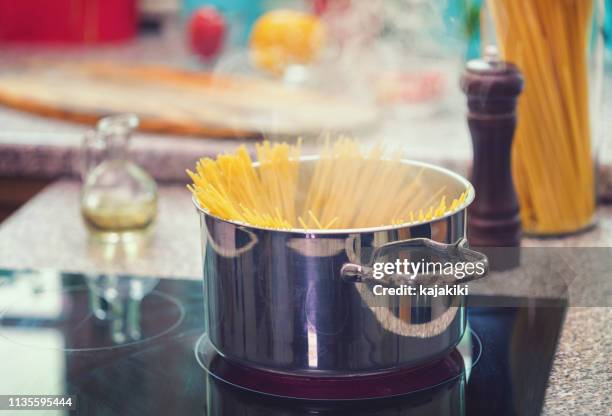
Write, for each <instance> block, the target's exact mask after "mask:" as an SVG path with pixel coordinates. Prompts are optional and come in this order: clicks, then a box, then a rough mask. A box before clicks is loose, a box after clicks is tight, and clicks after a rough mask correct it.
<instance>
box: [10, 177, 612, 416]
mask: <svg viewBox="0 0 612 416" xmlns="http://www.w3.org/2000/svg"><path fill="white" fill-rule="evenodd" d="M79 187H80V184H79V183H78V182H73V181H60V182H56V183H54V184H52V185H50V186H49V187H48V188H46V189H45V190H44V191H43V192H41V193H40V194H39V195H37V196H36V197H35V198H34V199H33V200H31V201H30V202H29V203H28V204H26V205H25V206H24V207H23V208H22V209H20V210H19V211H17V212H16V213H15V214H14V215H13V216H11V217H9V218H8V219H7V220H6V221H5V222H4V223H2V224H1V225H0V269H2V268H10V269H17V270H23V269H48V268H52V269H54V270H62V271H65V272H78V273H86V274H87V273H119V274H126V275H138V276H155V277H161V278H186V279H194V280H198V279H201V257H200V241H199V238H200V236H199V231H198V230H199V224H198V218H197V214H196V212H195V210H194V208H193V206H192V203H191V198H190V195H189V192H188V191H187V190H186V189H185V188H183V187H182V186H162V187H161V188H160V198H159V216H158V220H157V223H156V226H155V228H154V231H153V234H152V238H151V240H150V242H149V243H148V244H147V245H145V246H138V247H137V248H132V249H129V250H117V249H109V248H108V247H109V246H105V245H100V244H99V243H95V242H94V241H92V240H91V239H89V238H88V234H87V231H86V230H85V228H84V226H83V224H82V221H81V219H80V214H79V203H78V195H79ZM611 231H612V207H604V208H601V209H600V212H599V225H598V227H597V228H595V229H593V230H591V231H589V232H587V233H584V234H581V235H579V236H574V237H571V238H566V239H556V240H555V239H552V240H533V239H526V240H525V241H524V246H525V247H530V249H529V250H531V249H532V248H538V249H540V250H546V248H549V247H574V248H575V247H601V248H600V250H607V249H608V248H610V247H612V232H611ZM568 250H569V249H568ZM591 250H596V249H595V248H591ZM529 253H531V252H528V253H527V254H528V256H526V258H525V259H524V261H525V262H527V263H530V262H531V263H530V267H532V268H533V267H536V272H535V273H533V272H532V273H526V272H521V271H520V270H519V271H515V272H493V273H490V275H489V276H488V277H487V279H484V280H486V281H487V282H488V283H487V284H484V285H474V286H473V288H472V287H471V288H470V291H471V292H470V293H475V294H478V293H482V294H486V293H491V292H494V293H496V294H502V295H510V296H520V295H523V296H525V295H530V296H533V295H534V294H536V295H538V296H544V297H546V296H555V295H557V294H558V292H557V289H558V288H557V287H556V286H555V285H554V284H553V285H551V284H550V276H551V275H552V273H551V270H550V269H548V268H545V267H550V264H549V263H547V262H539V260H538V259H539V258H540V257H541V256H540V255H539V254H538V253H537V252H536V253H532V254H531V255H530V256H529ZM563 255H565V254H563ZM606 257H612V256H606ZM537 267H540V269H539V270H537ZM599 267H603V268H606V267H608V263H606V262H605V261H604V262H603V263H601V264H599ZM542 268H544V269H542ZM521 269H524V267H523V266H522V267H521ZM605 270H610V269H609V268H608V269H605ZM605 270H603V272H602V273H592V274H595V275H597V276H598V279H599V280H595V281H591V282H590V283H584V282H583V281H582V279H577V280H578V283H573V282H570V283H571V284H570V287H569V288H567V287H566V288H565V289H566V290H568V293H570V295H573V294H574V293H575V292H576V291H579V290H581V289H584V287H585V286H588V288H590V289H594V290H595V291H596V292H599V293H602V294H603V295H602V296H603V297H602V298H600V299H599V300H598V301H593V302H592V303H591V304H590V305H589V306H588V307H586V306H584V305H585V304H586V303H584V299H582V301H583V303H582V304H581V303H580V301H571V300H570V305H581V306H571V307H570V308H569V309H568V311H567V315H566V322H565V325H564V327H563V332H562V334H561V341H560V345H559V348H558V351H557V354H556V357H555V360H554V364H553V369H552V373H551V376H550V381H549V384H550V385H549V388H548V390H547V392H546V398H545V408H544V409H545V413H546V414H551V415H552V414H608V413H609V410H610V409H611V408H612V398H611V397H610V396H609V394H608V393H609V392H610V391H612V390H611V388H612V385H611V380H610V374H611V371H612V368H611V360H610V356H611V355H612V332H610V331H609V328H608V326H609V322H610V320H611V319H612V308H611V307H609V306H608V305H607V303H606V302H608V303H609V302H610V282H609V281H610V280H611V279H609V277H610V275H609V273H606V271H605ZM587 274H588V273H587ZM574 277H575V276H574ZM589 296H590V295H589Z"/></svg>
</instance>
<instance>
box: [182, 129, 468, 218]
mask: <svg viewBox="0 0 612 416" xmlns="http://www.w3.org/2000/svg"><path fill="white" fill-rule="evenodd" d="M300 147H301V146H300V142H299V141H298V143H297V144H295V145H290V144H287V143H275V144H270V143H269V142H267V141H264V142H263V143H262V144H258V145H256V154H257V161H258V163H256V164H254V163H253V161H252V159H251V157H250V155H249V153H248V152H247V150H246V148H245V147H244V146H241V147H240V148H239V149H238V150H237V151H236V152H235V153H233V154H224V155H220V156H219V157H217V159H216V160H213V159H209V158H204V159H201V160H200V161H199V162H198V164H197V166H196V171H195V172H191V171H187V172H188V174H189V176H190V177H191V179H192V180H193V184H192V185H190V186H189V189H190V190H191V192H192V193H193V195H194V196H195V198H196V199H197V201H198V203H199V205H200V207H202V208H204V209H206V210H208V212H209V213H210V214H211V215H214V216H216V217H219V218H222V219H225V220H230V221H237V222H242V223H245V224H249V225H254V226H259V227H264V228H274V229H353V228H366V227H378V226H385V225H397V224H404V223H415V222H421V221H429V220H432V219H435V218H439V217H442V216H444V215H445V214H446V213H448V212H450V211H454V210H456V209H457V208H458V207H459V206H461V205H462V204H463V203H464V202H465V199H466V198H467V194H468V190H464V191H463V193H459V194H453V195H450V194H449V192H450V190H448V189H446V187H444V186H442V187H440V188H438V189H432V188H431V187H430V186H428V184H426V183H424V181H423V180H422V176H421V174H422V173H423V169H420V170H419V169H415V167H414V166H411V165H407V164H405V163H402V162H401V160H400V159H401V157H400V156H396V157H393V158H386V157H385V156H384V154H385V152H384V149H383V148H382V147H381V146H375V147H373V148H372V149H370V150H369V151H367V152H366V151H364V150H363V149H361V148H360V146H359V145H358V144H357V143H356V142H355V141H353V140H351V139H348V138H341V139H339V140H337V141H336V142H334V143H330V142H329V141H327V142H326V143H325V145H324V147H323V148H322V150H321V153H320V155H319V156H318V157H317V158H315V159H312V160H309V159H307V158H301V157H300V150H301V149H300Z"/></svg>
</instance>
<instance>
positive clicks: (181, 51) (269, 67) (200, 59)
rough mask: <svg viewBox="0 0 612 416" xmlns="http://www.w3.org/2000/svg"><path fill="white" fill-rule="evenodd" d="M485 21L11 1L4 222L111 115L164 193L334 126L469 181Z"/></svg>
mask: <svg viewBox="0 0 612 416" xmlns="http://www.w3.org/2000/svg"><path fill="white" fill-rule="evenodd" d="M605 3H606V5H607V6H612V5H611V4H610V3H611V2H610V0H607V1H606V2H605ZM601 6H602V7H603V6H604V2H603V1H601ZM608 8H609V7H608ZM488 16H489V13H488V12H487V10H486V7H485V6H483V5H482V4H481V1H480V0H372V1H367V2H366V1H355V0H284V1H280V0H104V1H103V0H48V1H45V2H40V1H35V0H21V1H19V2H15V1H12V0H0V104H1V105H0V221H2V220H3V219H4V218H6V217H7V216H9V215H10V214H11V213H12V212H14V211H15V210H16V209H17V208H19V207H20V206H21V205H22V204H24V203H25V202H26V201H27V200H28V199H30V198H31V197H32V196H34V195H35V194H36V193H38V192H39V191H40V190H41V189H42V188H43V187H45V186H46V185H48V184H49V183H51V182H53V181H55V180H57V179H60V178H78V177H79V175H80V170H81V162H80V160H81V150H80V149H81V142H82V140H83V135H84V133H85V131H86V130H87V129H89V128H90V127H91V125H93V124H94V123H95V121H96V120H98V119H99V118H101V117H103V116H105V115H109V114H115V113H126V112H132V113H137V115H138V116H139V117H140V129H139V130H138V132H137V133H136V134H135V136H134V138H133V139H132V140H131V143H130V152H131V155H132V156H133V158H134V160H135V161H136V162H137V163H138V164H139V165H140V166H142V167H143V168H144V169H145V170H146V171H147V172H149V174H151V175H152V176H153V177H154V178H155V180H156V181H157V182H158V183H160V184H165V183H176V184H183V183H187V176H186V175H185V169H186V168H190V167H192V166H194V164H195V162H196V160H197V159H198V158H200V157H202V156H214V155H216V154H218V153H220V152H224V151H231V150H233V149H235V148H236V147H237V146H238V145H239V144H242V143H246V144H247V146H252V144H253V143H254V142H255V140H256V139H258V138H262V137H265V138H270V139H273V140H275V139H290V140H294V139H295V138H296V137H298V136H301V137H303V138H304V139H305V141H304V143H305V146H306V147H308V146H309V145H310V144H311V143H314V142H316V139H317V138H318V137H320V136H322V135H325V134H326V133H329V132H332V133H336V132H340V133H348V134H353V135H355V136H357V137H359V138H360V139H361V140H363V141H365V142H375V141H379V140H381V141H384V142H385V143H386V144H387V145H389V146H391V147H393V146H396V147H397V148H398V149H401V150H403V151H404V152H405V154H406V155H407V156H408V157H410V158H412V159H419V160H425V161H431V162H434V163H437V164H442V165H445V166H447V167H450V168H451V169H454V170H457V171H459V172H461V173H466V172H467V170H468V167H469V164H470V160H471V152H472V149H471V143H470V138H469V132H468V129H467V125H466V106H465V96H464V95H463V93H462V92H461V91H460V89H459V86H458V82H459V78H460V75H461V73H462V71H463V70H464V67H465V63H466V61H467V60H469V59H471V58H474V57H478V56H480V55H481V51H482V47H483V45H485V44H492V43H495V36H494V30H492V29H491V27H492V26H491V22H490V18H489V17H488ZM600 18H601V19H605V22H603V23H602V25H603V26H604V27H605V28H604V31H605V34H604V36H605V37H606V41H609V36H610V33H611V32H610V31H611V30H612V25H611V18H610V13H608V14H607V15H605V14H602V15H601V16H600ZM279 42H280V43H281V44H282V48H281V49H280V51H279V50H277V52H276V53H269V52H267V51H266V49H265V46H266V45H267V44H272V43H279ZM609 47H610V46H609V43H608V48H609ZM611 56H612V52H611V51H610V49H607V50H606V62H607V66H608V67H609V65H610V61H611V59H610V57H611ZM606 69H608V68H606ZM611 83H612V76H611V75H610V71H605V76H604V90H605V89H607V90H609V86H610V84H611ZM602 95H603V97H604V98H603V103H602V105H601V107H602V108H601V110H599V111H600V112H601V114H602V115H603V116H602V117H601V120H602V127H601V128H600V130H599V131H601V132H602V134H603V135H605V134H607V135H608V136H609V135H610V133H609V132H610V129H609V128H606V127H605V123H607V122H608V121H607V120H608V119H609V118H610V117H606V115H608V116H609V115H610V114H611V112H610V110H612V105H611V99H610V98H609V97H610V95H609V94H605V93H604V94H602ZM607 138H608V139H609V137H607ZM605 139H606V138H605V137H603V138H602V139H601V140H599V139H598V141H597V146H598V150H597V153H598V157H599V159H600V161H601V164H602V166H604V167H605V165H607V164H609V163H608V162H609V161H610V160H611V159H612V155H610V151H609V150H608V147H609V146H608V145H607V143H608V142H609V140H605ZM604 182H605V181H604ZM602 186H605V183H604V184H603V185H602ZM76 220H77V219H76V218H75V221H76Z"/></svg>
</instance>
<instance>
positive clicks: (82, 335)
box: [0, 271, 565, 416]
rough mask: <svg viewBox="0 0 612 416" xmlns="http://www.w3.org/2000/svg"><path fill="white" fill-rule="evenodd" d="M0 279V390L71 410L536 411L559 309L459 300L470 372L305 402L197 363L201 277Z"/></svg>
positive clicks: (226, 412)
mask: <svg viewBox="0 0 612 416" xmlns="http://www.w3.org/2000/svg"><path fill="white" fill-rule="evenodd" d="M0 280H2V284H0V316H1V318H0V355H1V356H2V357H10V359H2V360H0V374H2V377H0V394H70V395H75V396H77V401H78V404H77V410H76V411H75V412H71V413H70V414H71V415H72V414H79V415H122V416H124V415H178V414H180V415H187V414H205V415H213V416H216V415H266V416H270V415H284V416H288V415H312V414H321V415H345V414H346V415H412V414H417V415H438V414H439V415H464V414H468V415H490V414H496V415H531V414H538V413H539V412H540V409H541V406H542V401H543V397H544V391H545V386H546V381H547V379H548V374H549V371H550V366H551V363H552V358H553V356H554V351H555V347H556V340H557V338H558V335H559V332H560V329H561V325H562V321H563V316H564V311H565V306H564V305H563V304H559V305H556V306H555V305H551V303H550V302H546V307H539V306H538V301H537V300H530V301H529V302H524V304H525V305H530V306H529V307H527V306H525V307H521V306H517V307H514V308H470V309H469V325H470V327H471V329H472V330H473V331H474V332H475V333H477V334H478V335H479V336H480V338H481V340H482V354H481V357H480V360H479V362H478V365H476V366H473V367H472V366H471V365H466V366H465V367H466V368H467V369H469V372H468V371H464V372H463V373H462V374H460V376H459V377H455V378H453V379H451V380H449V381H448V382H446V383H442V384H441V385H438V386H436V387H435V388H431V389H427V390H425V391H420V392H418V393H413V394H409V395H405V396H401V397H395V398H392V399H372V400H367V401H326V402H315V401H300V400H292V399H280V398H274V397H270V396H264V395H261V394H257V393H252V392H248V391H245V390H241V389H238V388H236V387H232V386H230V385H228V384H226V383H224V382H221V381H217V380H216V379H214V378H212V377H210V376H208V375H207V373H206V372H205V371H203V369H202V368H201V367H200V366H199V364H198V362H197V360H196V357H195V356H194V348H195V346H196V343H197V341H198V339H199V338H200V337H201V336H202V333H203V332H204V307H203V300H202V299H203V297H202V285H201V283H200V282H195V281H183V280H172V281H171V280H161V281H157V280H146V279H145V280H143V279H130V278H111V277H108V276H102V277H99V276H98V277H86V276H82V275H58V274H54V273H50V272H45V273H28V274H23V275H22V274H19V273H14V272H9V271H6V272H2V271H0ZM516 303H518V304H520V303H521V302H516ZM462 353H463V354H464V356H465V353H464V351H462ZM7 374H10V376H7ZM23 414H25V413H23ZM66 414H68V413H66Z"/></svg>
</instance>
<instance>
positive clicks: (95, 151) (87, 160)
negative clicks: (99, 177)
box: [79, 130, 106, 181]
mask: <svg viewBox="0 0 612 416" xmlns="http://www.w3.org/2000/svg"><path fill="white" fill-rule="evenodd" d="M105 149H106V144H105V142H104V139H103V138H102V136H101V135H100V134H99V133H98V131H96V130H89V131H88V132H86V133H85V136H83V142H82V143H81V155H80V164H79V170H80V174H81V178H82V179H83V181H85V180H86V179H87V175H88V174H89V172H91V170H92V169H93V168H95V167H96V166H98V165H99V164H100V162H101V160H100V159H102V156H101V154H102V153H103V152H104V150H105Z"/></svg>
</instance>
